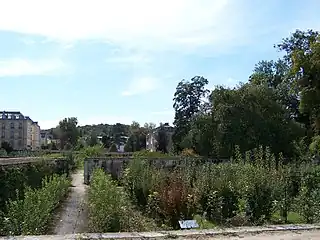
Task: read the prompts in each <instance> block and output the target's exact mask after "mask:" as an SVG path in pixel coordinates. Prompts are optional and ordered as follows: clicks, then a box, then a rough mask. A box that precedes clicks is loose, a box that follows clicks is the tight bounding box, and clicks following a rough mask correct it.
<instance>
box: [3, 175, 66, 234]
mask: <svg viewBox="0 0 320 240" xmlns="http://www.w3.org/2000/svg"><path fill="white" fill-rule="evenodd" d="M69 185H70V181H69V180H68V179H67V178H66V176H64V175H62V176H58V175H53V176H52V177H46V178H45V179H43V181H42V187H41V188H39V189H32V188H30V187H27V188H26V190H25V192H24V197H23V199H22V200H20V199H19V198H17V200H9V202H8V203H7V207H6V213H5V214H4V216H5V217H4V219H3V229H2V234H4V235H20V234H23V235H29V234H31V235H37V234H43V233H45V230H46V227H47V223H48V220H49V219H50V218H51V214H52V212H53V210H54V209H55V208H56V207H57V205H58V204H59V202H60V201H61V200H62V199H63V198H64V196H65V195H66V193H67V191H68V187H69ZM17 194H19V192H17Z"/></svg>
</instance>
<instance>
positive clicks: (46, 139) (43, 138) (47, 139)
mask: <svg viewBox="0 0 320 240" xmlns="http://www.w3.org/2000/svg"><path fill="white" fill-rule="evenodd" d="M52 141H53V135H52V134H51V132H50V130H41V131H40V146H44V147H47V146H48V145H49V144H51V143H52Z"/></svg>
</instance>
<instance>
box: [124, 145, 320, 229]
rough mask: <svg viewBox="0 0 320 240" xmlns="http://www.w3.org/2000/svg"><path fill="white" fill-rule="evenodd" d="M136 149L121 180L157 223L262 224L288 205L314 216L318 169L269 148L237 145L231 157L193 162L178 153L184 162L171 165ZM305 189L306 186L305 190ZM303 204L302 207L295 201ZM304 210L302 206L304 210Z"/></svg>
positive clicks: (284, 213) (284, 216)
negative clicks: (286, 158)
mask: <svg viewBox="0 0 320 240" xmlns="http://www.w3.org/2000/svg"><path fill="white" fill-rule="evenodd" d="M147 158H148V157H145V156H144V155H141V154H140V155H138V156H136V157H135V159H134V160H132V161H131V162H130V163H129V165H128V168H127V169H126V170H125V173H124V176H123V179H122V183H123V186H124V190H125V191H126V193H127V194H128V195H129V196H130V198H131V199H132V201H133V203H134V204H136V205H137V206H139V207H141V209H142V210H143V212H144V213H145V214H148V215H149V216H150V217H152V218H154V219H155V220H156V221H157V223H158V224H166V225H168V226H170V227H171V228H178V220H180V219H191V218H194V217H195V216H203V217H204V219H205V220H208V221H211V222H214V223H216V224H236V225H243V224H263V223H266V222H267V223H270V222H271V221H273V219H274V218H273V216H275V215H278V216H280V217H281V219H282V221H283V222H287V221H288V216H289V214H291V215H292V212H293V211H296V212H298V213H300V215H302V216H307V215H308V214H310V213H314V214H315V216H311V217H310V219H311V220H309V218H307V217H305V221H306V222H310V221H316V220H315V219H317V217H316V216H317V210H316V209H317V208H318V205H317V204H316V201H315V199H317V197H318V193H317V191H316V189H317V187H315V186H318V185H317V184H318V183H320V177H319V179H318V177H317V176H318V175H317V174H319V176H320V169H318V168H316V169H315V168H314V166H313V167H311V168H310V169H313V172H312V171H311V170H310V169H309V168H306V167H305V166H307V164H306V163H303V162H299V161H298V162H295V163H292V164H286V165H285V164H284V159H283V157H282V155H281V154H280V155H279V156H278V157H277V158H276V157H275V156H274V155H273V154H272V153H271V152H270V150H269V148H268V147H266V148H263V147H259V148H257V149H254V150H252V151H248V152H246V153H245V154H241V153H240V149H239V148H238V147H236V150H235V156H234V157H233V158H232V161H231V162H228V163H220V164H212V163H205V164H203V163H197V162H196V161H190V160H189V159H188V160H187V158H185V159H183V158H181V160H182V162H184V163H185V164H186V165H185V166H183V167H176V168H174V169H165V168H162V167H161V166H151V164H150V162H149V161H148V159H147ZM304 189H310V190H308V191H306V190H304ZM298 203H301V204H302V203H303V204H307V205H308V206H309V207H310V208H311V209H313V210H312V211H309V212H310V213H308V212H307V210H303V209H304V208H302V207H301V208H300V210H299V211H298V210H297V208H296V206H297V204H298ZM145 209H146V210H145ZM303 211H304V212H303Z"/></svg>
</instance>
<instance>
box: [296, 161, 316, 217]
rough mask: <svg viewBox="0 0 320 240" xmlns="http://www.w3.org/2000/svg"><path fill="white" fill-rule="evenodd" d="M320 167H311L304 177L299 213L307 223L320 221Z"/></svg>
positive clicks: (298, 203) (298, 204)
mask: <svg viewBox="0 0 320 240" xmlns="http://www.w3.org/2000/svg"><path fill="white" fill-rule="evenodd" d="M319 188H320V167H319V166H318V167H314V166H310V167H308V168H307V169H306V171H305V173H304V174H303V176H302V183H301V191H300V194H299V196H298V198H297V204H296V206H297V211H298V212H299V213H300V214H301V215H302V217H303V218H304V220H305V221H306V222H307V223H314V222H316V221H319V220H320V201H319V200H320V191H319Z"/></svg>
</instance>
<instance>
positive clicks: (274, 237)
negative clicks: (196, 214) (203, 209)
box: [177, 230, 320, 240]
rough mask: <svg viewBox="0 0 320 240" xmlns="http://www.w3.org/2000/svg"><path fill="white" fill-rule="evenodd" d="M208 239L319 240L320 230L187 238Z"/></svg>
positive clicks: (192, 239)
mask: <svg viewBox="0 0 320 240" xmlns="http://www.w3.org/2000/svg"><path fill="white" fill-rule="evenodd" d="M177 239H179V240H182V239H186V238H185V237H181V238H177ZM187 239H190V240H194V239H198V240H201V239H206V240H240V239H241V240H311V239H312V240H318V239H320V231H319V230H317V231H286V232H274V233H261V234H255V235H253V234H239V235H237V236H230V235H228V236H217V237H200V238H187Z"/></svg>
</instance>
